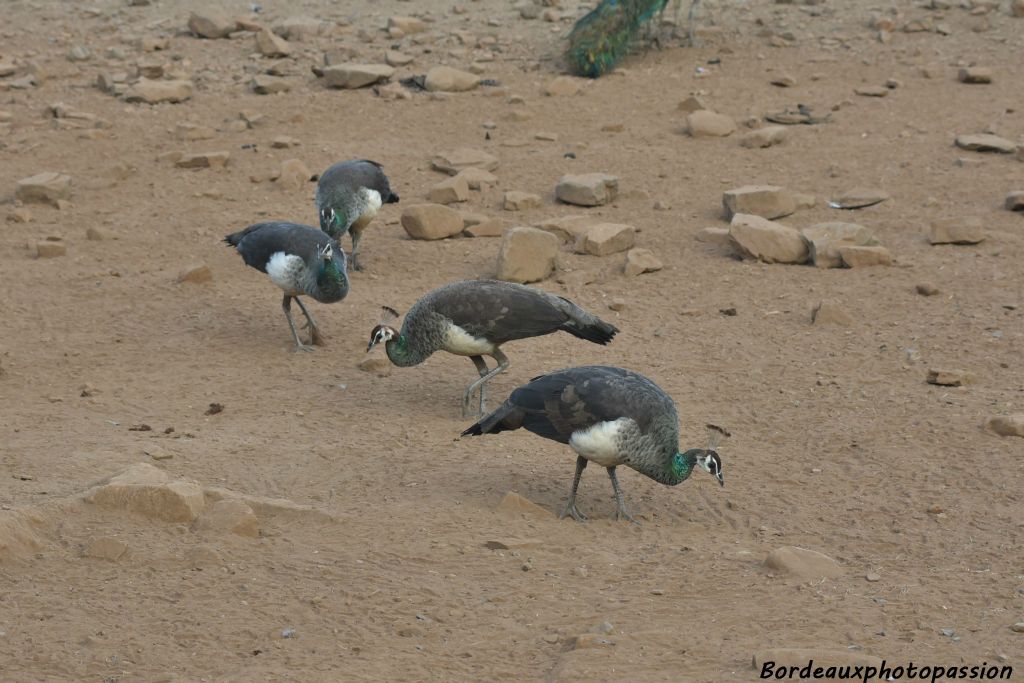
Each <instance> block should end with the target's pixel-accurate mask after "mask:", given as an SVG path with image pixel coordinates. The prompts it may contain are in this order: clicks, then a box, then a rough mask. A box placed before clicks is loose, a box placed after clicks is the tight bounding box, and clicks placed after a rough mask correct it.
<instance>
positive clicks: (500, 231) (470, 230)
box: [462, 218, 515, 237]
mask: <svg viewBox="0 0 1024 683" xmlns="http://www.w3.org/2000/svg"><path fill="white" fill-rule="evenodd" d="M512 227H515V223H513V222H512V221H507V220H505V219H504V218H488V219H487V220H485V221H481V222H480V223H477V224H475V225H470V226H469V227H467V228H466V229H465V230H463V231H462V234H464V235H465V236H466V237H501V236H502V235H504V234H505V231H506V230H508V229H509V228H512Z"/></svg>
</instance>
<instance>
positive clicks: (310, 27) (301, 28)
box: [274, 17, 333, 42]
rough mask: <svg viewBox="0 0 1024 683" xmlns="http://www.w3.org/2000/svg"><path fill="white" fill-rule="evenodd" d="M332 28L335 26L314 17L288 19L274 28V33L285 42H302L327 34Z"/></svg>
mask: <svg viewBox="0 0 1024 683" xmlns="http://www.w3.org/2000/svg"><path fill="white" fill-rule="evenodd" d="M331 26H333V24H329V23H327V22H326V21H321V20H319V19H314V18H312V17H288V18H287V19H285V20H284V21H283V22H282V23H281V24H280V25H279V26H275V27H274V33H276V34H277V35H279V36H281V37H282V38H284V39H285V40H295V41H299V42H302V41H305V40H311V39H313V38H316V37H317V36H320V35H323V34H325V33H327V32H328V31H329V30H330V27H331Z"/></svg>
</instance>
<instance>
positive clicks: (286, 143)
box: [270, 135, 302, 149]
mask: <svg viewBox="0 0 1024 683" xmlns="http://www.w3.org/2000/svg"><path fill="white" fill-rule="evenodd" d="M301 144H302V143H301V142H299V140H298V139H297V138H293V137H292V136H290V135H278V136H277V137H276V138H274V139H273V140H271V141H270V146H271V147H273V148H274V149H288V148H289V147H298V146H299V145H301Z"/></svg>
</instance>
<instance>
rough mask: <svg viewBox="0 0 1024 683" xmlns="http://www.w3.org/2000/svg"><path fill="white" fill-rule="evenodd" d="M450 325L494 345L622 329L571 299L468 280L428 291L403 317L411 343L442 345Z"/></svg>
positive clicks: (600, 336)
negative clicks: (553, 335) (557, 335)
mask: <svg viewBox="0 0 1024 683" xmlns="http://www.w3.org/2000/svg"><path fill="white" fill-rule="evenodd" d="M449 324H454V325H457V326H458V327H460V328H462V329H463V330H465V331H466V332H467V333H469V334H470V335H472V336H474V337H477V338H482V339H486V340H487V341H489V342H491V343H493V344H495V345H500V344H503V343H505V342H508V341H512V340H514V339H526V338H528V337H539V336H541V335H545V334H550V333H552V332H556V331H558V330H563V331H565V332H568V333H569V334H572V335H574V336H576V337H579V338H581V339H586V340H588V341H592V342H594V343H597V344H607V343H608V342H610V341H611V340H612V338H613V337H614V336H615V334H616V333H617V332H618V329H617V328H616V327H614V326H613V325H609V324H608V323H606V322H604V321H602V320H600V319H599V318H598V317H597V316H595V315H592V314H591V313H588V312H587V311H585V310H583V309H582V308H580V307H579V306H577V305H576V304H574V303H572V302H571V301H569V300H568V299H563V298H562V297H558V296H555V295H553V294H549V293H547V292H545V291H543V290H540V289H534V288H533V287H527V286H525V285H518V284H514V283H511V282H502V281H499V280H464V281H461V282H453V283H451V284H447V285H444V286H442V287H439V288H438V289H435V290H434V291H432V292H429V293H428V294H426V295H425V296H423V297H422V298H421V299H420V300H419V301H417V302H416V304H415V305H414V306H413V307H412V309H410V311H409V313H408V314H407V315H406V316H405V322H404V324H403V326H402V332H403V334H405V335H406V336H407V337H408V338H409V343H410V344H411V345H415V344H416V343H417V338H423V340H424V342H425V343H433V344H438V343H439V342H440V341H441V339H442V338H443V335H444V332H445V331H446V329H441V328H446V327H447V325H449ZM440 348H441V346H439V345H438V346H437V347H436V348H434V349H431V352H433V351H436V350H439V349H440Z"/></svg>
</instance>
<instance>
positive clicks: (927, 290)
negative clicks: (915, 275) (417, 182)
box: [914, 282, 939, 296]
mask: <svg viewBox="0 0 1024 683" xmlns="http://www.w3.org/2000/svg"><path fill="white" fill-rule="evenodd" d="M914 290H915V291H916V292H917V293H918V294H920V295H921V296H935V295H936V294H938V293H939V288H938V287H936V286H935V285H933V284H932V283H930V282H921V283H918V284H917V286H916V287H914Z"/></svg>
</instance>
